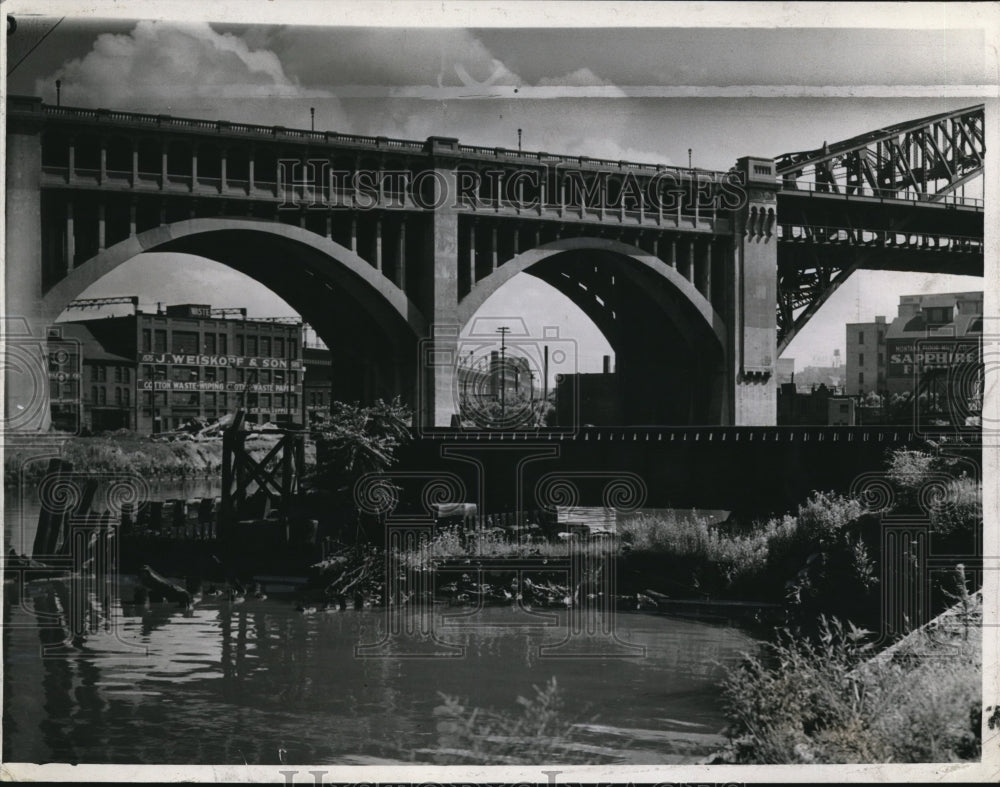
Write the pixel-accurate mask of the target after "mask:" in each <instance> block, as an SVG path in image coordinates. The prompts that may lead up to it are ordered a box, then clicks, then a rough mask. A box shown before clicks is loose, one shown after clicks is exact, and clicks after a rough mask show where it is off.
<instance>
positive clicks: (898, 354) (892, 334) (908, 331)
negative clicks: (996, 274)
mask: <svg viewBox="0 0 1000 787" xmlns="http://www.w3.org/2000/svg"><path fill="white" fill-rule="evenodd" d="M982 330H983V293H982V292H954V293H937V294H926V295H903V296H901V297H900V299H899V307H898V313H897V316H896V317H895V318H894V319H893V320H892V322H891V323H888V324H887V323H886V320H885V318H884V317H876V319H875V322H873V323H852V324H849V325H848V326H847V327H846V331H847V367H846V368H847V393H848V394H850V395H852V396H855V397H858V398H859V400H860V398H861V397H864V398H865V399H866V404H865V408H864V411H865V414H864V416H863V418H864V420H865V421H866V422H869V421H870V419H872V418H880V419H882V420H884V421H886V422H911V421H912V419H913V418H914V413H915V410H914V407H919V408H920V412H921V413H924V414H925V416H928V417H931V418H933V419H938V418H940V419H944V421H945V422H948V421H949V420H951V419H952V418H953V417H955V416H957V417H960V418H961V417H965V416H967V415H974V414H976V412H977V409H978V408H980V407H981V396H982V374H983V372H982V361H981V342H982ZM962 413H964V414H965V416H963V415H961V414H962Z"/></svg>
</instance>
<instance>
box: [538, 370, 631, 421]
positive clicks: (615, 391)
mask: <svg viewBox="0 0 1000 787" xmlns="http://www.w3.org/2000/svg"><path fill="white" fill-rule="evenodd" d="M556 423H557V424H558V425H559V426H577V425H585V424H590V425H592V426H620V425H622V424H624V423H627V421H626V419H625V408H624V405H623V403H622V394H621V389H620V384H619V380H618V375H617V374H614V373H613V372H585V373H580V374H564V375H562V376H561V377H560V379H559V381H558V382H557V384H556Z"/></svg>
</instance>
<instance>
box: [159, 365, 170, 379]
mask: <svg viewBox="0 0 1000 787" xmlns="http://www.w3.org/2000/svg"><path fill="white" fill-rule="evenodd" d="M156 379H157V380H166V379H167V367H166V366H157V367H156Z"/></svg>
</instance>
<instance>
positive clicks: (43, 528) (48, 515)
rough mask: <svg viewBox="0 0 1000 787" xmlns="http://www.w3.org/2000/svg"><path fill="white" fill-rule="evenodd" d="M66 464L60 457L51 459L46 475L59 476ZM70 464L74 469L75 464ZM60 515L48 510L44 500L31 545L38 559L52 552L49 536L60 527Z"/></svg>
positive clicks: (32, 552)
mask: <svg viewBox="0 0 1000 787" xmlns="http://www.w3.org/2000/svg"><path fill="white" fill-rule="evenodd" d="M64 464H67V465H68V464H69V462H63V461H62V460H61V459H59V458H58V457H54V458H52V459H50V460H49V466H48V469H47V470H46V471H45V477H46V478H48V477H50V476H53V477H54V476H58V475H59V474H60V470H61V469H62V467H63V465H64ZM69 466H70V469H72V467H73V466H72V465H69ZM60 516H61V515H60V514H59V513H57V512H54V511H50V510H47V509H46V506H45V501H44V500H43V501H42V509H41V511H39V512H38V529H37V530H36V531H35V540H34V543H33V544H32V546H31V555H32V557H34V558H36V559H37V558H41V557H42V556H43V555H47V554H51V553H50V552H49V551H48V549H49V538H50V534H51V533H52V530H53V528H58V527H59V521H60Z"/></svg>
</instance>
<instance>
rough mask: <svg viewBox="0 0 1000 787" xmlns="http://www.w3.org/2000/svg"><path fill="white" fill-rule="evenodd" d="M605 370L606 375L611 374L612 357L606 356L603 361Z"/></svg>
mask: <svg viewBox="0 0 1000 787" xmlns="http://www.w3.org/2000/svg"><path fill="white" fill-rule="evenodd" d="M602 365H603V369H602V371H603V372H604V374H611V356H610V355H605V356H604V359H603V364H602Z"/></svg>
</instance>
